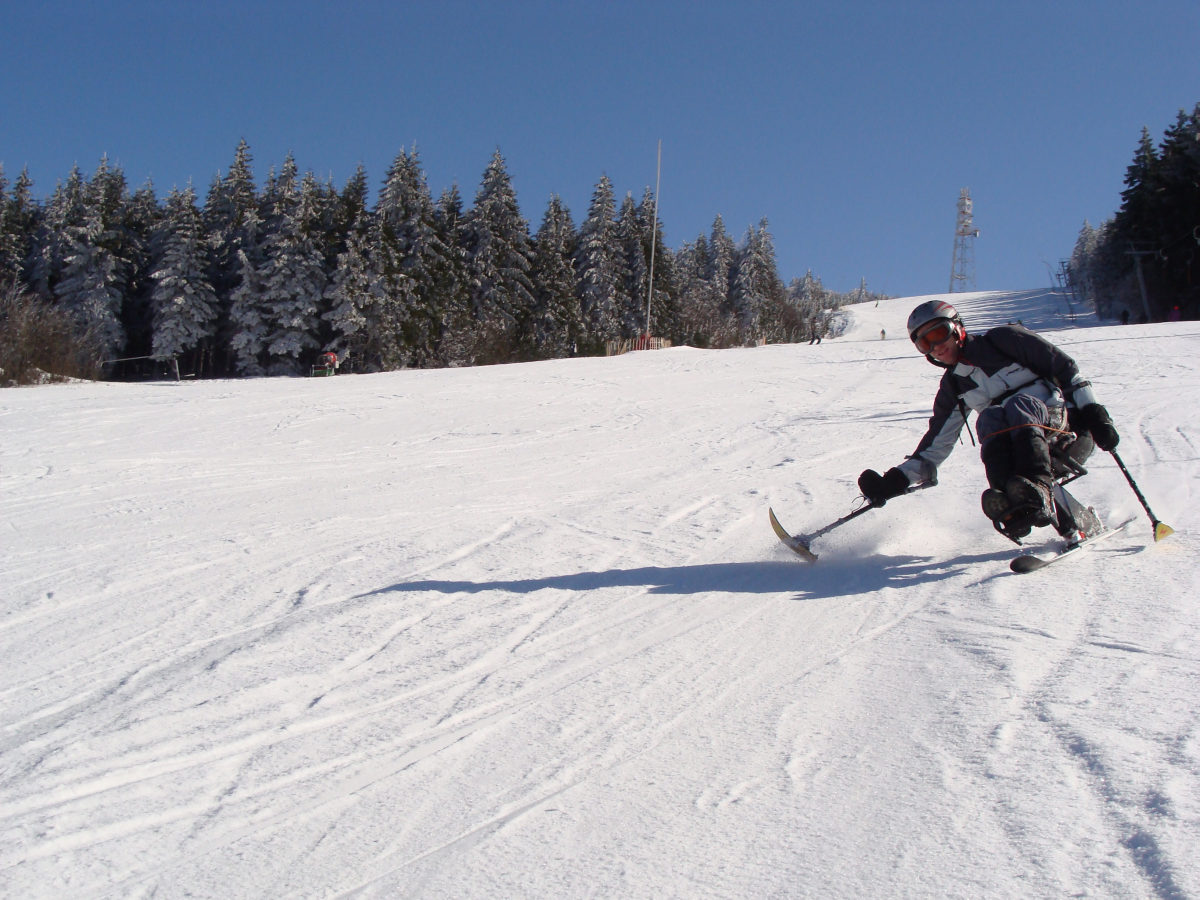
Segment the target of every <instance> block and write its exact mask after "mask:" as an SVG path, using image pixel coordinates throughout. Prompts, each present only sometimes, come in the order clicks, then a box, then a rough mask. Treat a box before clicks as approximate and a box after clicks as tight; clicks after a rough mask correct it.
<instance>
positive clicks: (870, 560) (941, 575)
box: [360, 551, 1011, 599]
mask: <svg viewBox="0 0 1200 900" xmlns="http://www.w3.org/2000/svg"><path fill="white" fill-rule="evenodd" d="M1010 556H1011V552H1004V551H999V552H993V553H984V554H979V555H975V556H959V557H957V558H955V559H952V560H932V559H930V558H928V557H921V556H869V557H862V558H856V559H836V558H831V559H829V560H825V559H822V560H821V561H819V562H817V563H814V564H808V563H805V562H802V561H799V560H795V561H793V560H790V559H789V560H784V561H778V560H777V561H766V562H724V563H705V564H701V565H689V566H640V567H638V568H633V569H606V570H603V571H594V572H574V573H571V574H566V575H545V576H541V577H538V578H520V579H496V580H492V581H468V580H466V579H458V580H455V579H421V580H417V581H403V582H400V583H398V584H394V585H391V586H389V587H384V588H380V589H378V590H375V591H370V592H368V593H367V594H363V595H360V596H373V595H377V594H386V593H412V592H417V591H437V592H439V593H443V594H480V593H486V592H489V591H504V592H507V593H512V594H532V593H534V592H536V591H543V590H556V591H571V592H575V593H583V592H586V591H596V590H605V589H608V588H630V587H636V588H644V589H645V590H646V591H647V593H651V594H677V595H689V594H712V593H729V594H791V595H793V597H794V598H795V599H815V598H822V597H848V596H854V595H857V594H869V593H872V592H874V591H879V590H882V589H884V588H907V587H913V586H916V585H927V584H932V583H935V582H939V581H944V580H946V579H950V578H955V577H957V576H960V575H963V574H965V573H967V572H970V571H974V570H975V569H974V567H976V566H978V565H979V564H980V563H988V562H997V561H1000V560H1004V559H1007V558H1009V557H1010ZM1004 571H1005V572H1007V568H1005V569H1004Z"/></svg>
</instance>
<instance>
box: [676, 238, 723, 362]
mask: <svg viewBox="0 0 1200 900" xmlns="http://www.w3.org/2000/svg"><path fill="white" fill-rule="evenodd" d="M674 257H675V269H676V271H677V273H678V276H677V277H678V280H679V285H680V287H679V325H678V332H677V337H676V338H675V340H677V341H678V342H679V343H685V344H690V345H692V346H694V347H716V346H721V344H720V343H719V341H718V335H719V333H720V331H721V309H720V305H719V304H718V302H717V297H716V294H715V292H714V291H713V290H712V285H711V282H710V281H709V277H708V275H709V272H710V270H711V268H712V259H711V256H710V254H709V252H708V238H707V237H705V236H704V235H703V234H701V235H699V236H697V238H696V240H695V241H694V242H692V243H684V244H683V246H681V247H680V248H679V251H678V252H677V253H676V254H674Z"/></svg>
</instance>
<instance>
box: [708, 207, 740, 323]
mask: <svg viewBox="0 0 1200 900" xmlns="http://www.w3.org/2000/svg"><path fill="white" fill-rule="evenodd" d="M708 261H709V269H708V272H707V273H706V278H707V279H708V284H709V290H710V291H711V292H712V297H713V302H715V303H716V304H717V308H718V309H720V311H721V315H722V316H724V317H725V318H726V319H728V320H730V321H731V322H734V323H735V324H734V329H735V331H736V320H735V317H734V315H733V313H734V310H733V304H732V302H731V296H730V295H731V293H732V291H733V278H734V275H735V273H736V269H737V245H736V244H735V243H734V240H733V238H731V237H730V236H729V232H728V231H726V229H725V220H724V219H722V218H721V216H720V215H719V214H718V215H717V217H716V218H715V219H713V224H712V233H711V235H710V236H709V239H708Z"/></svg>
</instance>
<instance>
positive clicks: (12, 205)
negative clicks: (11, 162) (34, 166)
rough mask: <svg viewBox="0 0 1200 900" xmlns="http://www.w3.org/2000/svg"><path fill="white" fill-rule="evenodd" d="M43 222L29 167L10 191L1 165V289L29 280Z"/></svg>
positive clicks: (23, 171) (22, 172) (18, 177)
mask: <svg viewBox="0 0 1200 900" xmlns="http://www.w3.org/2000/svg"><path fill="white" fill-rule="evenodd" d="M40 221H41V210H40V208H39V207H38V204H37V202H36V201H35V200H34V198H33V181H32V179H30V177H29V172H28V170H26V169H23V170H22V171H21V174H20V175H18V176H17V180H16V181H15V182H14V183H13V185H12V189H11V190H9V188H8V180H7V179H6V178H5V177H4V166H3V165H0V291H3V290H7V289H8V288H9V287H11V286H13V285H22V284H24V283H25V281H26V278H27V273H28V269H29V265H30V263H31V262H32V254H33V248H34V234H35V233H36V231H37V229H38V226H39V224H40Z"/></svg>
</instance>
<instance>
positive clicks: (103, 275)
mask: <svg viewBox="0 0 1200 900" xmlns="http://www.w3.org/2000/svg"><path fill="white" fill-rule="evenodd" d="M127 199H128V195H127V191H126V188H125V175H124V173H123V172H121V170H120V169H119V168H117V169H114V168H111V167H110V166H109V164H108V159H107V157H105V158H102V159H101V161H100V166H99V168H98V169H97V170H96V174H95V175H94V176H93V177H92V179H91V180H90V181H89V182H87V183H86V184H84V186H83V192H82V206H83V209H82V218H81V220H79V221H77V222H75V223H74V224H70V225H68V226H66V228H65V229H64V231H63V233H62V236H61V239H62V270H61V273H60V277H59V280H58V283H57V284H56V285H55V287H54V293H55V297H56V298H57V300H58V302H59V304H60V305H61V306H62V308H63V309H65V310H67V311H69V312H70V313H71V315H72V317H73V318H74V319H75V321H76V322H78V323H79V325H80V326H81V327H83V328H84V329H86V330H87V331H89V332H91V333H93V334H95V335H96V337H97V338H98V339H99V341H100V346H101V348H102V352H103V353H104V354H105V355H106V356H107V357H108V358H110V359H111V358H115V357H116V356H117V355H119V353H120V352H121V350H122V349H123V348H124V346H125V328H124V326H123V325H122V322H121V314H122V307H123V305H124V303H125V298H126V294H127V292H128V290H129V278H130V273H131V270H132V262H131V260H130V255H131V252H130V246H129V244H130V241H129V235H128V233H127V232H126V230H125V227H124V225H125V222H124V215H125V209H124V206H125V203H126V201H127Z"/></svg>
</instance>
